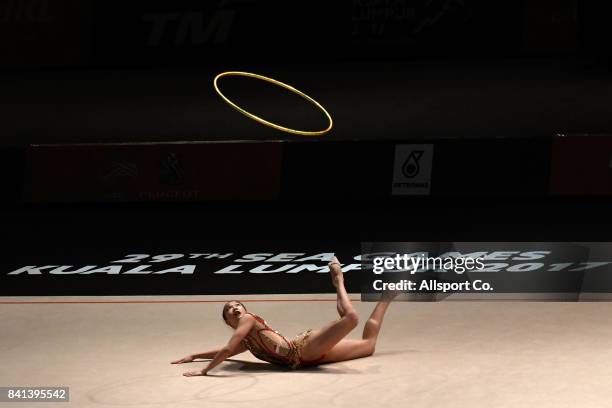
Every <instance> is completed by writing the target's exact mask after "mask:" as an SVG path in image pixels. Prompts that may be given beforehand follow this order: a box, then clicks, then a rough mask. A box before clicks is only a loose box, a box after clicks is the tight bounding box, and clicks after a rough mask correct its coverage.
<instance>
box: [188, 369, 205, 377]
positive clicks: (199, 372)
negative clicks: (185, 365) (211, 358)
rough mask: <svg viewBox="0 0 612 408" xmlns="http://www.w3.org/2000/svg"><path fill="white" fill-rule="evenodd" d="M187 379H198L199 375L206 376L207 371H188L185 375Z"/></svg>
mask: <svg viewBox="0 0 612 408" xmlns="http://www.w3.org/2000/svg"><path fill="white" fill-rule="evenodd" d="M183 375H184V376H185V377H197V376H198V375H206V370H196V371H188V372H186V373H183Z"/></svg>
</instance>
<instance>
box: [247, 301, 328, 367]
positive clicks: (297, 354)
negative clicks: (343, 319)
mask: <svg viewBox="0 0 612 408" xmlns="http://www.w3.org/2000/svg"><path fill="white" fill-rule="evenodd" d="M248 314H250V315H251V316H253V317H254V318H255V325H254V326H253V328H252V329H251V331H250V332H249V334H248V335H247V336H246V337H245V338H244V339H243V340H242V343H243V344H244V346H245V347H246V348H247V349H248V350H249V351H250V352H251V353H252V354H253V355H254V356H255V357H257V358H258V359H260V360H263V361H267V362H269V363H273V364H279V365H283V366H289V367H291V368H293V369H295V368H299V367H304V366H308V365H315V364H317V363H318V362H319V361H320V360H321V359H323V357H325V356H324V355H323V356H321V357H319V358H318V359H316V360H304V359H303V358H302V348H303V347H304V342H305V341H306V339H307V338H308V336H310V334H311V333H312V330H306V331H305V332H302V333H300V334H298V335H297V336H296V337H295V339H293V340H287V339H286V338H285V337H284V336H283V335H282V334H280V333H279V332H278V331H276V330H274V329H272V328H271V327H270V326H268V324H267V323H266V321H265V320H264V319H262V318H261V317H259V316H257V315H254V314H252V313H248Z"/></svg>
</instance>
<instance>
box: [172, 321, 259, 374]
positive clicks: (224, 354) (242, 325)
mask: <svg viewBox="0 0 612 408" xmlns="http://www.w3.org/2000/svg"><path fill="white" fill-rule="evenodd" d="M254 324H255V318H254V317H253V316H251V315H250V314H245V315H244V316H243V317H242V318H240V320H239V321H238V327H236V330H235V331H234V334H233V335H232V337H231V338H230V340H229V341H228V342H227V344H226V345H225V346H223V347H222V348H221V349H219V351H218V352H217V354H216V355H215V356H214V358H213V359H212V361H211V362H210V363H208V366H207V367H206V368H204V369H202V370H198V371H190V372H187V373H184V374H183V375H184V376H186V377H193V376H196V375H206V374H208V372H209V371H210V370H212V369H213V368H215V367H216V366H218V365H219V364H221V363H222V362H223V360H225V359H226V358H228V357H230V356H232V355H234V354H236V353H235V352H236V351H237V350H240V347H241V342H242V340H243V339H244V338H245V337H246V336H247V334H249V331H251V329H252V328H253V325H254Z"/></svg>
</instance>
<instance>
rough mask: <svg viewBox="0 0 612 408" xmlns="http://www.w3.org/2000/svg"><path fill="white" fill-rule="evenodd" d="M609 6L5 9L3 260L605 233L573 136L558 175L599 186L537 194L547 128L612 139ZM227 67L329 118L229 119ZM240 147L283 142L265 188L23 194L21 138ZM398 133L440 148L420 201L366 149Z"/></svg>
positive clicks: (251, 101) (43, 2)
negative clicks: (89, 252) (317, 106)
mask: <svg viewBox="0 0 612 408" xmlns="http://www.w3.org/2000/svg"><path fill="white" fill-rule="evenodd" d="M609 12H610V6H609V5H606V4H603V3H597V2H586V1H580V0H556V1H553V0H546V1H544V0H538V1H513V2H506V1H485V0H479V1H470V0H463V1H461V0H457V1H453V0H443V1H435V0H422V1H408V0H405V1H358V0H355V1H333V2H327V1H326V2H324V1H308V2H286V1H285V2H280V1H266V2H263V1H261V2H260V1H231V0H223V1H160V0H154V1H151V0H148V1H145V0H142V1H129V2H119V1H110V0H109V1H97V0H83V1H67V0H22V1H18V0H4V1H1V2H0V47H1V50H2V57H1V58H0V89H2V92H0V108H1V109H0V123H1V125H0V141H1V147H2V149H1V152H0V154H1V156H0V157H1V160H0V181H1V182H2V196H3V201H2V223H3V224H2V225H3V232H4V234H3V235H4V236H5V242H6V244H5V251H6V252H5V258H6V259H7V260H8V263H9V264H10V263H11V259H14V258H15V257H19V259H24V257H25V258H27V255H28V253H47V252H49V251H50V252H53V251H60V252H70V251H74V252H78V250H79V249H78V248H79V245H83V243H84V242H87V247H88V248H91V247H96V246H97V247H101V248H103V247H108V246H110V245H112V246H113V248H126V250H129V249H130V248H133V247H147V248H157V247H158V248H160V249H162V248H165V247H169V246H174V247H177V246H180V245H183V244H184V245H185V247H193V246H197V244H198V243H199V242H206V241H209V242H210V241H215V240H217V239H220V240H221V239H222V240H232V239H246V240H257V239H268V240H277V241H278V242H279V245H280V243H282V242H283V241H285V240H290V241H291V240H304V241H307V242H308V241H310V242H313V241H318V240H321V239H324V240H325V241H326V242H329V241H331V242H333V241H334V240H336V239H337V240H338V241H350V242H359V241H362V240H402V241H424V240H428V241H461V240H470V241H487V240H497V241H513V240H521V241H565V240H568V241H606V240H610V238H611V237H610V231H612V228H611V227H612V217H611V215H610V214H611V213H612V211H610V209H611V208H612V207H611V204H612V203H611V200H610V193H611V192H612V182H611V181H610V180H612V178H611V176H610V172H611V171H612V170H611V168H610V167H609V166H605V165H603V166H601V167H598V168H596V171H595V173H593V172H586V171H584V174H583V173H582V170H580V169H582V168H583V167H584V166H587V165H588V164H589V163H590V162H591V161H592V157H591V156H590V154H589V153H588V151H589V150H588V149H586V150H584V151H581V150H579V149H578V150H576V151H577V152H578V154H577V155H576V157H575V162H574V163H569V164H568V163H567V162H564V163H565V164H563V166H564V171H565V173H563V174H573V173H575V171H574V170H573V166H574V165H576V168H577V169H578V170H576V171H577V172H578V174H579V176H578V178H577V179H578V182H579V183H580V181H581V180H585V181H584V182H585V183H586V184H588V181H589V180H592V179H595V178H598V179H601V180H603V181H601V183H603V186H604V187H603V188H602V189H599V190H597V192H596V193H593V192H592V190H588V189H587V190H586V191H581V190H580V189H570V192H569V193H566V194H561V195H559V194H557V193H554V192H553V191H552V190H551V187H550V186H551V179H552V174H551V169H552V164H551V163H552V162H553V159H554V157H555V156H554V149H553V146H554V143H555V140H556V138H557V137H558V136H557V135H558V134H573V135H579V136H580V137H584V140H585V141H588V140H593V139H592V137H593V136H591V135H595V134H597V135H599V136H598V137H599V138H601V137H603V138H607V136H606V135H607V134H610V133H611V132H612V123H611V122H612V108H611V107H610V106H611V105H610V103H609V101H610V96H612V93H611V91H612V87H611V84H612V82H611V79H612V71H611V69H612V66H611V62H612V48H611V47H612V41H611V40H612V32H611V30H610V28H609V24H608V22H607V18H608V17H607V16H609V15H610V13H609ZM224 70H245V71H249V70H252V71H254V72H257V73H261V74H264V75H269V76H271V77H274V78H276V79H279V80H282V81H284V82H287V83H289V84H292V85H294V86H296V87H297V88H299V89H301V90H303V91H305V92H306V93H308V94H310V95H311V96H313V97H315V98H316V99H318V100H319V101H320V102H321V103H323V105H325V106H326V108H328V110H329V111H330V112H331V114H332V116H333V117H334V120H335V127H334V129H333V131H332V132H331V133H330V134H329V135H327V136H324V137H322V138H317V139H314V140H313V139H308V140H305V139H301V138H297V137H295V136H291V135H286V134H283V133H280V132H277V131H274V130H271V129H268V128H266V127H263V126H261V125H259V124H257V123H255V122H252V121H250V120H248V119H246V118H244V117H242V116H240V115H239V114H238V113H237V112H235V111H233V110H232V109H231V108H229V107H228V106H226V105H225V104H224V103H222V101H221V100H220V99H219V97H218V96H217V95H216V94H215V93H214V91H213V89H212V78H213V77H214V75H215V74H216V73H218V72H220V71H224ZM223 89H224V91H226V92H227V94H228V95H231V96H232V98H235V99H236V100H237V101H240V103H241V104H243V105H244V106H245V107H248V108H249V109H251V110H253V111H254V112H255V113H258V114H260V115H262V116H265V117H267V118H270V119H272V120H274V121H278V122H280V123H282V124H284V125H287V126H292V127H296V128H306V129H314V128H319V127H322V126H324V125H325V123H324V121H323V118H321V116H320V115H319V114H318V112H316V111H313V109H312V108H311V107H310V106H309V105H307V104H305V103H303V101H302V100H300V99H299V98H297V97H295V96H294V95H291V94H287V93H284V92H278V90H277V89H275V88H274V87H270V86H268V85H266V84H261V83H258V82H257V81H249V80H241V79H233V78H230V79H227V80H226V81H224V82H223ZM602 135H603V136H602ZM244 140H254V141H257V142H258V143H260V142H261V143H277V142H279V141H281V143H283V146H289V147H283V148H284V149H285V150H287V149H288V150H290V152H289V153H291V154H288V153H286V154H285V156H284V161H283V173H282V176H283V177H284V180H285V181H287V179H288V178H289V181H290V182H285V183H284V184H282V185H281V191H280V193H279V195H278V196H277V197H276V198H274V199H270V200H265V201H252V200H248V199H247V200H239V201H227V200H214V199H213V200H201V201H200V202H176V201H177V200H172V201H174V202H144V201H140V202H131V203H121V202H103V200H102V201H100V200H99V201H95V200H94V202H92V201H91V200H89V201H86V200H78V199H76V200H72V201H71V202H70V203H62V202H53V203H51V202H46V201H45V200H40V201H34V202H32V200H30V198H29V196H28V192H29V183H31V179H30V169H31V166H32V162H31V161H28V157H29V156H28V151H29V150H28V149H29V146H30V145H31V144H41V143H42V144H49V143H70V144H74V143H109V142H115V143H133V142H180V141H244ZM366 141H367V142H368V143H371V145H368V144H366ZM400 142H401V143H422V142H426V143H433V144H435V145H436V153H438V154H439V155H438V156H435V159H434V160H435V162H434V168H433V180H434V182H435V183H434V184H433V187H432V194H431V196H424V197H391V196H390V194H389V190H390V181H389V180H387V179H385V178H384V177H382V178H381V180H383V181H381V182H380V183H379V181H378V180H379V179H378V176H379V175H380V174H383V173H384V174H386V173H385V172H388V171H389V169H390V166H392V165H391V164H390V163H389V162H388V161H385V157H388V156H384V155H383V156H373V157H375V159H372V160H371V161H368V160H367V156H366V157H365V158H364V156H363V155H364V151H365V154H367V153H368V152H377V151H379V150H381V149H382V150H385V149H386V150H388V151H392V149H393V145H394V144H395V143H400ZM585 143H588V142H585ZM440 146H442V148H441V149H440V148H439V147H440ZM604 146H609V145H605V144H604ZM608 148H609V147H605V149H608ZM601 149H602V148H595V151H601ZM591 151H593V149H591ZM604 153H605V152H604ZM440 154H441V156H440ZM609 154H610V155H612V151H611V152H609ZM288 157H289V158H288ZM349 163H350V165H349ZM186 165H188V164H186ZM54 166H59V167H61V166H65V162H63V161H62V160H61V158H59V157H58V158H57V160H56V161H55V162H54ZM351 166H352V167H351ZM237 168H240V167H239V166H238V167H237ZM321 169H325V170H321ZM70 171H73V172H75V173H78V172H79V171H80V170H79V168H70ZM240 171H245V169H243V168H240ZM150 177H157V175H156V174H155V175H154V174H151V175H150ZM564 177H566V176H564ZM557 183H559V181H558V180H557ZM560 183H561V185H562V186H563V185H564V179H563V178H562V179H561V181H560ZM601 183H600V184H601ZM492 186H494V187H492ZM78 188H79V187H78V186H75V189H78ZM77 193H78V192H77ZM76 195H77V196H78V194H76ZM161 201H164V200H161ZM179 201H180V200H179ZM179 239H180V240H181V241H177V240H179ZM280 246H282V245H280ZM331 250H333V248H331ZM161 252H165V251H161ZM109 292H112V290H109Z"/></svg>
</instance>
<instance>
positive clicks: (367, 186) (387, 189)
mask: <svg viewBox="0 0 612 408" xmlns="http://www.w3.org/2000/svg"><path fill="white" fill-rule="evenodd" d="M549 143H550V141H549V140H547V139H545V140H532V139H493V140H483V139H480V140H476V139H471V140H470V139H467V140H466V139H461V140H459V139H456V140H439V141H436V142H435V143H428V144H427V143H415V144H396V143H394V142H387V141H385V142H372V141H366V142H355V141H351V142H331V141H330V142H328V141H322V142H316V143H312V142H298V141H296V142H280V141H275V142H272V141H267V142H266V141H264V142H248V141H236V142H205V143H195V142H194V143H188V142H184V143H140V144H139V143H134V144H90V145H35V146H31V147H30V148H29V149H28V152H27V153H28V154H27V157H28V163H27V165H28V173H27V185H28V189H27V191H26V199H27V200H29V201H34V202H62V201H63V202H79V201H84V202H87V201H98V202H133V201H194V202H205V201H210V200H227V199H237V200H277V199H280V200H295V199H308V200H325V201H326V200H330V199H335V200H341V199H354V200H359V201H364V200H366V201H369V200H383V201H384V200H399V199H402V196H414V195H430V196H445V197H447V196H457V197H482V196H544V195H546V193H547V189H548V174H549V166H550V164H549V162H548V160H549V155H550V144H549ZM434 151H435V156H436V158H435V160H434V159H433V155H434ZM59 163H61V164H62V165H61V166H60V165H58V164H59ZM390 185H391V186H390Z"/></svg>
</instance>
